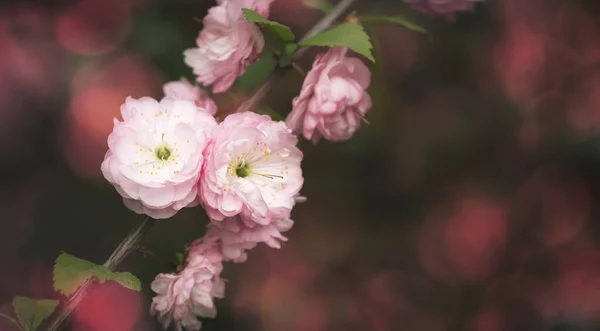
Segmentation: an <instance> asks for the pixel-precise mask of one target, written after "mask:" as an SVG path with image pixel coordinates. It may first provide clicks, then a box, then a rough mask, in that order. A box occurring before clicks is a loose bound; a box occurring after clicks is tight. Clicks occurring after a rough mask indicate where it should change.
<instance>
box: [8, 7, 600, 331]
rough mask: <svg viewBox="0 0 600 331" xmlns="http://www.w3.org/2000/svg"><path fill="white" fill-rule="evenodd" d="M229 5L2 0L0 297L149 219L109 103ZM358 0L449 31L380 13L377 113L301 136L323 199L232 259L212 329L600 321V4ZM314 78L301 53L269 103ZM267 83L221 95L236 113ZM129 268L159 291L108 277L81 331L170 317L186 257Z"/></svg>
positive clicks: (146, 89)
mask: <svg viewBox="0 0 600 331" xmlns="http://www.w3.org/2000/svg"><path fill="white" fill-rule="evenodd" d="M212 5H214V3H213V2H212V1H208V0H169V1H162V0H64V1H33V0H32V1H27V0H15V1H7V0H3V1H1V2H0V155H1V157H0V178H1V186H0V211H1V213H2V217H1V219H2V221H1V222H0V252H2V253H0V312H1V313H5V314H9V315H10V314H12V308H11V300H12V298H13V297H14V296H15V295H25V296H29V297H35V298H58V295H57V294H56V293H54V292H53V290H52V275H51V271H52V265H53V261H54V259H55V258H56V257H57V256H58V254H59V253H60V251H65V252H68V253H70V254H73V255H76V256H78V257H81V258H85V259H89V260H92V261H95V262H97V263H102V262H103V261H104V260H105V259H106V258H107V257H108V256H109V255H110V253H111V252H112V250H113V249H114V247H116V245H117V244H118V243H119V242H120V240H121V239H122V238H123V237H124V236H125V235H126V233H127V232H128V231H129V230H130V229H131V228H133V227H134V226H135V225H136V224H137V222H139V220H141V218H142V217H141V216H139V215H135V214H133V213H132V212H130V211H128V210H127V209H126V208H125V207H124V206H123V204H122V203H121V200H120V197H119V195H118V194H117V193H116V192H115V191H114V189H113V188H112V187H111V186H110V185H109V184H108V183H107V182H106V181H105V180H104V179H103V178H102V175H101V173H100V163H101V161H102V159H103V157H104V154H105V152H106V149H107V146H106V137H107V136H108V134H109V133H110V131H111V130H112V125H113V124H112V118H113V117H115V116H119V106H120V104H121V103H122V102H123V101H124V99H125V97H127V96H129V95H131V96H134V97H141V96H153V97H155V98H160V97H161V94H162V91H161V86H162V84H163V83H165V82H166V81H169V80H177V79H179V78H180V77H188V78H190V79H193V77H192V74H191V70H190V69H189V68H187V67H186V66H185V64H184V63H183V58H182V51H183V50H184V49H185V48H189V47H192V46H193V44H194V40H195V37H196V36H197V34H198V31H199V30H200V28H201V24H200V23H199V22H197V21H196V20H194V18H201V17H203V16H204V15H205V13H206V10H207V8H208V7H210V6H212ZM357 9H358V11H359V14H368V15H391V14H402V15H404V16H406V17H409V18H411V19H412V20H413V21H414V22H416V23H418V24H420V25H423V26H425V27H426V28H427V29H428V30H429V31H430V32H431V34H432V36H433V42H430V41H428V40H427V38H425V37H423V36H422V35H419V34H416V33H414V32H410V31H407V30H403V29H401V28H398V27H378V28H376V29H374V32H375V34H376V38H375V42H376V46H377V50H376V52H377V55H378V56H379V58H380V61H379V62H378V63H377V64H376V65H375V66H373V82H372V86H371V88H370V90H369V91H370V93H371V96H372V98H373V101H374V107H373V109H372V110H371V112H370V113H369V114H368V115H367V119H368V120H369V122H370V123H371V124H370V125H368V126H367V125H364V126H363V127H362V128H361V130H360V131H359V132H358V134H357V135H356V136H355V137H354V138H353V139H352V140H350V141H348V142H345V143H337V144H331V143H327V142H325V141H323V142H321V143H319V144H318V145H317V146H313V145H311V144H309V143H307V142H303V143H302V145H301V148H302V149H303V151H304V152H305V159H304V174H305V186H304V189H303V194H304V195H305V196H307V197H308V201H307V202H306V203H304V204H301V205H298V206H297V207H296V209H295V211H294V214H293V216H294V219H295V221H296V224H295V226H294V228H293V229H292V231H290V232H289V238H290V240H289V242H288V243H287V244H286V245H285V246H284V247H283V248H282V249H280V250H274V249H268V248H266V247H259V248H257V249H255V250H253V251H252V252H251V253H250V258H249V261H248V262H247V263H245V264H240V265H233V264H230V265H227V266H226V269H225V273H224V276H225V277H226V278H227V279H228V280H229V282H228V287H227V296H226V298H225V299H223V300H217V307H218V311H219V313H218V317H217V319H215V320H206V321H205V325H204V327H203V330H244V331H246V330H247V331H253V330H265V331H320V330H327V331H329V330H332V331H335V330H344V331H348V330H359V331H360V330H375V331H388V330H389V331H392V330H403V331H412V330H414V331H443V330H449V331H454V330H455V331H461V330H468V331H515V330H526V331H535V330H552V331H567V330H579V331H584V330H600V224H599V222H598V221H599V218H600V215H599V212H600V210H599V209H598V207H597V206H598V204H597V201H598V199H600V171H599V170H600V139H599V138H600V135H598V131H597V129H596V128H597V127H598V126H599V125H600V26H599V24H600V21H599V20H598V19H597V18H598V17H600V16H599V15H600V3H599V2H597V1H587V0H570V1H566V0H527V1H523V0H493V1H486V2H485V3H483V4H478V5H477V6H476V10H475V11H474V12H469V13H463V14H460V15H458V16H457V17H456V19H455V20H454V21H451V20H447V19H445V18H440V17H437V18H435V17H429V16H426V15H423V14H420V13H417V12H414V11H413V10H411V9H410V8H409V7H407V6H406V5H404V3H402V1H400V0H368V1H367V0H363V1H361V2H360V4H359V6H358V7H357ZM321 15H322V14H321V13H319V12H318V11H316V10H313V9H309V8H306V7H304V6H303V5H302V3H301V0H277V1H275V3H274V4H273V7H272V15H271V18H272V19H275V20H278V21H281V22H282V23H284V24H287V25H289V26H291V27H292V28H293V29H294V30H295V31H296V32H297V33H296V34H297V35H301V34H302V33H303V32H304V31H306V30H308V29H309V28H310V26H311V25H312V24H314V22H316V21H317V20H318V19H319V18H320V17H321ZM313 55H314V52H312V53H311V54H309V56H307V57H306V58H305V59H304V61H302V62H301V63H300V64H301V65H302V66H303V67H304V68H305V69H309V68H310V64H311V62H312V59H311V58H312V56H313ZM248 81H250V83H248ZM255 83H256V82H254V84H255ZM301 83H302V81H301V78H300V77H299V76H298V75H297V74H295V73H294V72H290V73H289V74H288V75H287V76H286V77H285V78H284V80H283V81H282V83H281V84H279V85H278V86H277V87H276V89H275V90H274V91H272V93H271V94H270V97H269V98H268V100H267V101H266V103H265V106H268V107H269V108H270V109H272V110H274V111H276V112H278V113H279V114H281V115H283V116H285V114H287V113H288V112H289V110H290V105H291V99H292V98H293V97H294V96H295V95H296V94H297V93H298V91H299V88H300V85H301ZM252 84H253V83H252V80H251V79H250V80H247V81H246V82H245V83H243V84H238V85H237V86H236V88H235V89H234V90H233V91H232V92H231V93H229V94H227V95H219V96H217V97H216V100H217V102H218V104H219V106H220V111H224V112H226V111H230V110H231V109H233V107H235V106H236V104H237V103H239V102H240V101H241V100H243V99H244V96H245V95H247V93H248V92H249V90H251V88H252ZM206 222H207V218H206V216H205V215H204V213H203V211H202V209H200V208H194V209H190V210H185V211H183V212H181V213H180V214H178V215H177V216H176V217H174V218H173V219H170V220H166V221H160V222H158V224H157V225H156V226H155V227H154V228H153V229H152V230H151V231H150V233H149V234H148V235H147V236H146V238H145V239H144V245H145V246H146V247H147V248H148V249H151V250H153V251H156V252H157V253H158V254H160V255H163V256H165V257H168V258H171V259H173V260H175V253H176V252H181V251H182V249H183V246H184V245H185V244H186V243H188V242H190V241H191V240H193V239H195V238H197V237H200V236H201V235H202V234H203V232H204V227H205V225H206ZM121 270H126V271H131V272H133V273H135V274H136V275H138V276H139V277H140V278H141V280H142V283H143V290H142V292H141V293H137V292H132V291H129V290H126V289H124V288H121V287H119V286H117V285H115V284H110V283H109V284H105V285H102V286H96V287H95V288H94V289H93V290H92V294H91V295H90V296H89V297H88V299H86V300H85V301H84V303H83V304H82V305H81V309H80V310H79V311H78V312H77V313H76V314H75V316H74V318H73V320H72V323H71V324H70V326H69V329H70V330H75V331H88V330H90V331H129V330H160V328H159V326H158V325H157V324H156V323H155V322H154V319H153V318H151V317H149V316H148V308H149V303H150V298H151V296H152V293H151V291H150V289H149V284H150V282H151V281H152V279H153V278H154V276H155V275H156V274H157V273H159V272H167V271H169V269H168V268H167V267H166V266H165V265H163V264H161V263H160V262H158V261H156V260H155V259H152V258H150V257H148V256H144V255H143V254H141V253H134V254H133V255H132V256H131V257H130V258H129V259H128V260H127V261H125V263H124V264H123V265H122V266H121ZM9 327H10V325H8V324H4V323H2V324H0V330H11V329H9Z"/></svg>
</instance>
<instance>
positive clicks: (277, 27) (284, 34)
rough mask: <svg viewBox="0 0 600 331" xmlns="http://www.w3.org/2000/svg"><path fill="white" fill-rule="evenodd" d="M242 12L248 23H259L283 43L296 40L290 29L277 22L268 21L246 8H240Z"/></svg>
mask: <svg viewBox="0 0 600 331" xmlns="http://www.w3.org/2000/svg"><path fill="white" fill-rule="evenodd" d="M242 12H243V13H244V16H245V17H246V20H247V21H248V22H250V23H260V24H262V25H264V26H265V27H266V28H267V29H269V30H271V31H272V32H273V33H274V34H275V35H277V37H279V38H280V39H281V40H283V41H284V42H292V41H294V39H296V37H295V36H294V33H293V32H292V29H290V27H289V26H286V25H283V24H281V23H279V22H275V21H269V20H268V19H266V18H264V17H262V16H261V15H260V14H259V13H257V12H255V11H252V10H250V9H247V8H242Z"/></svg>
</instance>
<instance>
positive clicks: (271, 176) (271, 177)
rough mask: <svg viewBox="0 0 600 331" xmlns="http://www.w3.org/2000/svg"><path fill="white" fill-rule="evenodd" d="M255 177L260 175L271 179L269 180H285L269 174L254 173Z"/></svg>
mask: <svg viewBox="0 0 600 331" xmlns="http://www.w3.org/2000/svg"><path fill="white" fill-rule="evenodd" d="M254 174H255V175H259V176H262V177H265V178H269V179H274V178H279V179H283V176H277V175H267V174H259V173H256V172H255V173H254Z"/></svg>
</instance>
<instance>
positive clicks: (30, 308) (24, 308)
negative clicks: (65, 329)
mask: <svg viewBox="0 0 600 331" xmlns="http://www.w3.org/2000/svg"><path fill="white" fill-rule="evenodd" d="M56 306H58V300H34V299H30V298H27V297H22V296H17V297H15V298H14V299H13V309H14V311H15V315H17V318H18V319H19V323H20V324H21V326H22V327H23V329H24V330H25V331H35V330H36V329H37V328H38V327H39V326H40V324H42V321H43V320H44V319H46V318H47V317H48V316H50V315H51V314H52V312H54V309H56Z"/></svg>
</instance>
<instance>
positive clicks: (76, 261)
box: [53, 252, 141, 296]
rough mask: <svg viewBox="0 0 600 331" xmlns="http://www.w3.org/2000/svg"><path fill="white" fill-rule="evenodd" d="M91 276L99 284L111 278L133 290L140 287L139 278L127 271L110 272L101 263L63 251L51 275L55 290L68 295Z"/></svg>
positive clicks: (137, 289)
mask: <svg viewBox="0 0 600 331" xmlns="http://www.w3.org/2000/svg"><path fill="white" fill-rule="evenodd" d="M91 278H94V279H96V280H97V281H98V283H100V284H102V283H104V282H106V281H107V280H112V281H115V282H117V283H119V284H121V285H122V286H124V287H126V288H128V289H132V290H135V291H139V290H140V288H141V283H140V280H139V279H138V278H137V277H135V276H134V275H133V274H131V273H129V272H111V271H110V270H109V269H108V268H107V267H105V266H103V265H96V264H94V263H93V262H90V261H86V260H82V259H80V258H77V257H74V256H72V255H69V254H67V253H64V252H63V253H62V254H61V255H59V257H58V258H57V259H56V263H55V264H54V275H53V279H54V289H55V290H56V291H58V292H60V293H62V294H64V295H66V296H69V295H71V294H73V293H74V292H75V291H76V290H77V289H78V288H79V287H80V286H82V285H83V284H85V282H86V281H88V280H90V279H91Z"/></svg>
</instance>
